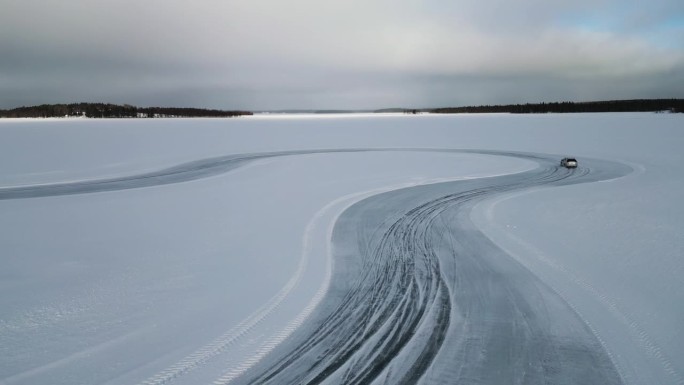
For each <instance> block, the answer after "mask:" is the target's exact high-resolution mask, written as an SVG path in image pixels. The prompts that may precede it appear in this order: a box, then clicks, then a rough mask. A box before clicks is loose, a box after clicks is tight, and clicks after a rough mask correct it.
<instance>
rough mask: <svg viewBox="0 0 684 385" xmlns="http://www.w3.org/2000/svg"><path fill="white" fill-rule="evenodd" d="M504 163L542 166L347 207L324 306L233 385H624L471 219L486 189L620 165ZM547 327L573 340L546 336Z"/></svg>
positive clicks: (576, 177) (565, 309)
mask: <svg viewBox="0 0 684 385" xmlns="http://www.w3.org/2000/svg"><path fill="white" fill-rule="evenodd" d="M496 154H497V155H503V153H496ZM505 156H515V157H523V158H525V159H530V160H534V161H536V162H538V163H539V164H540V167H539V168H538V169H535V170H531V171H528V172H525V173H520V174H515V175H506V176H501V177H494V178H482V179H480V180H472V181H459V182H450V183H442V184H436V185H430V186H420V187H413V188H407V189H403V190H397V191H393V192H388V193H385V194H380V195H377V196H374V197H371V198H368V199H366V200H364V201H361V202H359V203H357V204H356V205H354V206H352V207H351V208H349V209H348V210H347V211H346V212H345V213H344V214H343V216H342V217H341V218H340V220H339V221H338V224H337V225H336V228H335V236H334V238H333V239H334V243H335V246H336V250H337V253H336V254H335V261H336V270H337V272H336V273H334V277H333V281H332V284H331V290H330V293H331V294H330V295H329V296H328V298H326V300H325V301H324V303H325V304H326V305H327V306H326V308H325V309H322V310H321V311H320V312H319V313H318V314H317V317H315V319H313V320H311V322H309V323H308V324H307V325H306V327H302V329H305V330H302V331H300V333H298V335H296V336H294V337H293V338H292V339H291V340H290V341H289V343H288V344H286V345H287V346H286V347H283V348H281V349H279V350H278V351H276V352H275V354H274V355H273V357H271V359H270V361H267V362H265V363H262V364H260V365H258V366H257V367H255V368H254V369H253V370H252V371H250V372H248V373H247V374H246V375H245V376H244V377H242V378H240V379H238V380H237V382H238V383H245V384H265V383H271V384H321V383H326V384H327V383H340V384H342V383H344V384H369V383H375V382H377V383H396V384H413V383H419V382H420V383H485V384H487V383H490V384H497V383H502V382H505V383H548V382H553V383H562V384H575V383H577V384H580V383H583V384H587V383H595V384H619V383H621V382H622V381H621V379H620V376H619V374H618V372H617V371H616V369H615V367H614V365H613V364H612V361H611V360H610V357H609V356H608V355H607V354H606V352H605V351H604V349H603V347H602V346H601V344H600V343H599V341H598V339H597V338H596V336H594V335H593V333H592V332H591V330H590V329H589V328H588V327H587V325H586V324H585V323H584V321H583V320H582V319H581V318H579V317H578V316H577V314H576V313H574V312H573V310H572V308H570V307H569V306H568V305H567V303H565V302H564V301H563V300H562V299H561V298H559V296H558V295H557V294H555V292H553V291H552V290H551V289H550V288H548V287H547V286H545V285H544V284H543V283H541V282H540V281H539V280H538V279H537V278H536V277H534V276H533V275H532V274H531V273H530V272H529V271H527V270H525V269H524V268H522V266H521V265H519V264H517V263H515V262H514V261H513V259H512V258H510V257H509V256H507V255H505V254H503V253H502V252H501V250H499V249H498V248H496V246H494V245H493V244H491V242H489V243H488V240H487V239H486V237H484V236H483V235H482V234H481V233H479V231H477V229H475V228H474V226H473V225H472V222H470V220H469V217H468V213H469V211H470V210H469V209H470V208H471V207H472V205H473V204H474V203H476V202H478V201H480V200H482V199H484V198H485V197H489V196H492V195H494V194H501V193H506V192H509V191H514V190H520V189H528V188H532V187H537V186H543V185H564V184H571V183H586V182H591V181H596V180H603V179H610V178H614V177H617V176H621V175H623V174H624V173H628V172H629V170H628V168H625V167H622V166H620V165H615V164H613V165H612V166H613V171H599V172H593V171H592V169H590V168H586V167H582V168H578V169H576V170H567V169H564V168H560V167H558V166H557V165H556V157H550V156H542V155H534V154H533V155H528V154H518V153H506V154H505ZM602 165H605V163H604V164H602ZM454 191H455V192H454ZM407 207H408V208H409V209H408V210H407ZM445 224H446V225H445ZM446 239H449V241H450V247H445V242H444V241H445V240H446ZM445 263H446V264H447V268H446V269H444V267H443V265H444V264H445ZM338 265H342V267H341V268H337V266H338ZM521 277H524V279H523V278H521ZM533 300H534V301H536V302H533ZM540 304H541V306H540ZM556 321H562V322H563V323H565V324H568V325H569V330H571V332H570V334H569V335H564V334H563V333H566V331H562V332H558V331H557V330H555V328H556V327H555V326H554V325H553V322H556ZM307 329H308V330H307Z"/></svg>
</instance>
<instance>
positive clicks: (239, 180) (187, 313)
mask: <svg viewBox="0 0 684 385" xmlns="http://www.w3.org/2000/svg"><path fill="white" fill-rule="evenodd" d="M681 127H684V116H682V115H670V114H593V115H592V114H579V115H539V116H515V115H453V116H433V115H419V116H402V115H380V116H376V115H353V116H294V117H293V116H275V117H274V116H255V117H248V118H238V119H195V120H185V119H177V120H165V119H159V120H156V119H155V120H62V119H56V120H0V197H2V192H3V190H4V191H5V192H6V191H9V190H10V189H14V190H15V191H16V188H17V186H36V185H50V184H55V183H62V184H64V183H72V184H74V183H76V184H77V185H78V186H79V188H81V187H82V186H83V185H84V184H85V185H88V183H90V182H88V181H92V180H102V179H105V180H112V179H117V178H120V179H122V181H120V182H117V184H116V185H114V187H112V188H109V189H105V190H97V192H87V191H86V192H85V193H81V194H77V193H74V192H78V191H71V192H69V193H68V194H64V195H56V196H43V197H37V198H31V197H28V196H27V197H22V196H21V194H19V195H20V196H18V197H17V196H13V197H12V199H9V196H6V197H5V198H4V199H2V200H0V230H1V231H0V245H2V248H1V249H0V263H1V266H2V269H0V357H1V358H0V383H1V384H33V383H38V382H50V383H56V384H99V383H102V384H104V383H107V384H131V383H133V384H135V383H147V384H163V383H168V382H173V383H180V384H198V383H207V384H209V383H212V382H213V383H217V384H221V383H228V382H230V381H232V380H234V379H238V377H239V375H240V374H242V373H246V372H247V370H248V369H249V368H250V367H252V366H255V365H257V366H258V364H259V363H263V362H265V361H267V360H268V359H267V356H268V354H269V353H273V352H274V349H276V348H277V349H281V350H282V349H285V348H287V346H288V342H287V341H288V338H290V337H292V336H293V335H294V334H296V333H302V330H301V329H302V328H306V327H307V325H308V324H307V323H306V321H307V320H309V319H310V318H311V317H313V315H312V314H314V313H315V311H316V309H319V308H322V307H323V308H324V307H325V306H324V305H325V304H324V303H323V302H325V300H326V298H328V294H329V293H328V290H329V288H330V287H333V288H334V287H335V286H330V282H331V279H334V277H332V276H331V275H332V274H333V272H334V271H335V270H334V269H335V266H336V265H335V259H334V258H333V255H334V253H333V251H331V249H330V245H331V238H332V234H333V228H334V226H335V224H336V223H337V222H336V221H337V219H338V218H340V215H342V214H343V213H344V212H345V209H347V208H348V207H350V206H352V205H353V204H355V203H356V202H360V201H363V200H365V199H367V198H371V197H373V196H377V195H378V194H380V193H383V192H385V191H391V190H398V189H403V188H406V187H409V186H415V185H421V184H434V183H440V185H441V186H446V185H445V184H444V183H445V182H447V181H454V180H455V181H459V180H469V181H471V180H476V179H478V178H484V177H493V176H497V175H504V174H515V173H521V172H527V171H529V170H533V169H534V168H535V167H538V165H537V164H536V162H534V161H533V160H529V159H521V158H514V157H513V158H512V157H507V156H501V155H492V154H484V153H463V152H441V151H419V150H418V149H440V150H441V149H475V150H486V151H515V152H534V153H543V154H552V155H561V156H562V155H573V156H576V157H578V159H579V160H580V165H583V163H582V160H583V158H597V159H605V160H612V161H616V162H618V163H622V164H626V165H628V166H629V167H630V168H631V169H632V170H633V171H632V172H631V173H629V174H628V175H626V176H624V177H621V178H619V179H612V180H609V181H604V182H596V183H583V184H576V185H568V186H553V187H543V186H542V187H539V188H535V189H522V190H518V191H515V192H510V193H502V194H497V195H495V196H493V197H492V198H489V199H486V200H484V201H482V202H480V203H479V204H478V205H476V206H475V208H474V210H473V211H472V213H471V212H470V211H469V213H471V218H472V220H473V222H474V223H475V224H476V225H477V227H478V228H480V229H481V230H482V231H483V232H484V234H485V235H486V236H487V237H489V238H490V239H491V240H492V241H493V242H494V243H495V244H496V245H498V246H499V247H500V248H501V249H503V250H505V251H506V252H507V253H508V255H509V257H510V258H512V259H513V260H517V261H519V262H520V263H521V264H522V265H523V266H525V267H526V268H527V269H528V270H529V272H531V274H533V275H534V276H536V277H537V278H539V279H540V281H541V282H543V283H544V284H545V285H548V287H550V288H551V290H552V291H554V292H555V293H557V294H558V295H559V296H560V298H562V299H563V300H564V301H566V302H567V304H569V306H570V308H572V309H573V311H574V312H575V313H576V314H578V315H579V317H580V319H582V320H583V322H584V323H585V324H586V325H588V328H589V330H591V332H592V334H593V335H595V336H596V338H597V340H598V341H600V343H601V345H602V346H603V348H604V349H605V351H606V352H607V354H608V356H609V357H610V359H611V361H612V363H613V364H614V365H615V367H616V368H617V370H618V371H619V373H620V375H621V377H622V380H623V381H624V382H626V383H629V384H651V383H659V384H683V383H684V349H682V346H684V327H682V326H681V325H684V307H682V306H681V304H684V279H683V278H682V277H684V260H682V258H681V257H682V254H683V253H682V252H683V251H684V235H683V234H684V232H683V231H682V229H683V228H684V220H682V218H684V206H682V205H681V204H680V203H679V201H680V197H681V196H684V170H682V168H681V165H682V164H684V162H683V161H684V154H683V153H682V151H681V149H682V148H684V132H682V131H681ZM333 149H343V150H345V151H342V152H330V151H328V150H333ZM358 149H375V150H379V149H407V150H401V151H364V152H358V151H355V150H358ZM408 149H411V150H408ZM309 150H325V151H321V152H313V153H312V152H307V151H309ZM348 150H354V151H348ZM283 151H285V152H287V151H298V152H301V153H291V152H290V153H282V152H283ZM274 152H276V153H274ZM264 153H269V154H270V155H271V156H268V157H261V158H258V159H254V160H253V161H249V162H244V163H241V164H239V167H236V168H231V167H228V168H226V172H215V173H212V174H211V175H208V176H207V177H202V178H185V179H183V177H181V178H179V179H178V180H173V181H171V182H169V183H166V182H165V183H164V184H161V185H146V187H144V188H134V187H138V185H136V183H137V182H136V181H135V180H130V179H126V178H127V177H129V176H132V175H139V174H147V175H149V174H150V173H152V174H154V172H156V171H158V170H164V169H169V168H171V167H174V166H177V165H179V164H185V163H188V162H194V161H197V160H202V159H212V158H216V159H222V158H220V157H225V156H227V155H233V154H264ZM273 155H278V156H273ZM217 157H219V158H217ZM222 167H223V166H222ZM79 183H80V184H79ZM121 183H123V185H128V186H129V187H124V188H120V187H121ZM90 185H91V186H92V185H93V184H90ZM31 188H32V187H28V189H29V190H30V189H31ZM87 188H88V187H87ZM432 191H436V190H434V189H432ZM407 202H408V200H407ZM370 207H373V206H370ZM410 208H411V207H407V209H410ZM338 268H339V265H338ZM445 274H446V273H445ZM451 290H453V288H451ZM442 349H449V347H448V346H446V347H445V346H443V347H442ZM437 369H439V368H437ZM388 378H389V377H388Z"/></svg>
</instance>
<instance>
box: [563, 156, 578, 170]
mask: <svg viewBox="0 0 684 385" xmlns="http://www.w3.org/2000/svg"><path fill="white" fill-rule="evenodd" d="M560 165H561V167H565V168H577V159H575V158H563V159H561V162H560Z"/></svg>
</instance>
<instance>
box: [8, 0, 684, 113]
mask: <svg viewBox="0 0 684 385" xmlns="http://www.w3.org/2000/svg"><path fill="white" fill-rule="evenodd" d="M661 97H662V98H670V97H680V98H681V97H684V1H682V0H649V1H648V2H646V1H644V0H640V1H633V0H572V1H565V0H559V1H549V0H521V1H514V0H395V1H390V0H289V1H288V0H197V1H180V0H163V1H162V0H145V1H141V0H135V1H133V0H59V1H58V0H0V108H10V107H17V106H20V105H33V104H41V103H70V102H79V101H93V102H94V101H103V102H111V103H120V104H121V103H129V104H135V105H139V106H157V105H158V106H184V107H185V106H188V107H209V108H221V109H233V108H241V109H251V110H263V109H291V108H299V109H308V108H317V109H320V108H343V109H366V108H371V109H372V108H383V107H394V106H406V107H438V106H458V105H472V104H495V103H497V104H498V103H524V102H536V101H561V100H599V99H631V98H661Z"/></svg>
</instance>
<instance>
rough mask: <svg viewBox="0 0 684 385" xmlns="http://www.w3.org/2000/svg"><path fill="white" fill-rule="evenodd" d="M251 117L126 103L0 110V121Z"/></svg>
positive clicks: (44, 105)
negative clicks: (68, 118) (25, 119)
mask: <svg viewBox="0 0 684 385" xmlns="http://www.w3.org/2000/svg"><path fill="white" fill-rule="evenodd" d="M240 115H252V113H251V112H248V111H224V110H207V109H202V108H176V107H136V106H131V105H128V104H124V105H118V104H109V103H73V104H43V105H40V106H32V107H19V108H14V109H11V110H0V117H2V118H56V117H78V116H82V117H86V118H230V117H234V116H240Z"/></svg>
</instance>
